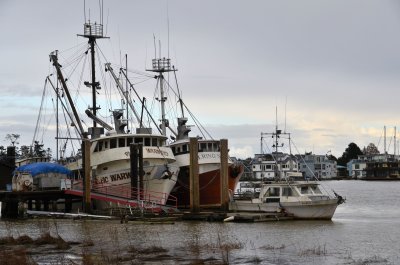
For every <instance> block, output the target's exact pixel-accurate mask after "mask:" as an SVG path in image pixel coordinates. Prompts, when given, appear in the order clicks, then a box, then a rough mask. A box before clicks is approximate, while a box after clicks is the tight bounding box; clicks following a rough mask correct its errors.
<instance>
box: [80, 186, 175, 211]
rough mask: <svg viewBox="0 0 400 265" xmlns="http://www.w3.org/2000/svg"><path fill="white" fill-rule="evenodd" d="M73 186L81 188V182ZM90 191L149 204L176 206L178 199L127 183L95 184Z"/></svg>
mask: <svg viewBox="0 0 400 265" xmlns="http://www.w3.org/2000/svg"><path fill="white" fill-rule="evenodd" d="M73 188H74V189H78V190H83V183H82V182H79V183H75V184H74V185H73ZM91 191H92V192H96V193H101V194H103V195H105V196H113V197H118V198H123V199H125V200H137V201H143V202H148V203H151V204H157V205H167V206H170V207H174V208H177V207H178V199H177V198H176V197H175V196H172V195H169V194H167V193H165V192H158V191H150V190H144V189H137V188H135V187H129V186H127V185H111V186H110V185H107V186H106V185H96V186H95V187H92V189H91Z"/></svg>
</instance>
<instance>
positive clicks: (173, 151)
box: [171, 146, 175, 154]
mask: <svg viewBox="0 0 400 265" xmlns="http://www.w3.org/2000/svg"><path fill="white" fill-rule="evenodd" d="M171 150H172V153H174V154H175V146H172V147H171Z"/></svg>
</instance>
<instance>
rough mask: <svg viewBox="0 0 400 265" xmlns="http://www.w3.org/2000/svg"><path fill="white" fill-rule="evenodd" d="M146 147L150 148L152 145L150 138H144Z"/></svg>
mask: <svg viewBox="0 0 400 265" xmlns="http://www.w3.org/2000/svg"><path fill="white" fill-rule="evenodd" d="M144 145H145V146H150V145H151V144H150V138H148V137H146V138H144Z"/></svg>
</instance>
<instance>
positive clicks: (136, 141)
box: [135, 137, 143, 144]
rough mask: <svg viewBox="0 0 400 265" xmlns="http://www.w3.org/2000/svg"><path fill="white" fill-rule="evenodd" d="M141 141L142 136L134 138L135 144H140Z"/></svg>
mask: <svg viewBox="0 0 400 265" xmlns="http://www.w3.org/2000/svg"><path fill="white" fill-rule="evenodd" d="M142 143H143V138H140V137H136V138H135V144H142Z"/></svg>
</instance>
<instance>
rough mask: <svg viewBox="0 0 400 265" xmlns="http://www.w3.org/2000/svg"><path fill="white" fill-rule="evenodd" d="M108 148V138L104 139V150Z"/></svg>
mask: <svg viewBox="0 0 400 265" xmlns="http://www.w3.org/2000/svg"><path fill="white" fill-rule="evenodd" d="M106 149H108V140H106V141H104V150H106Z"/></svg>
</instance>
